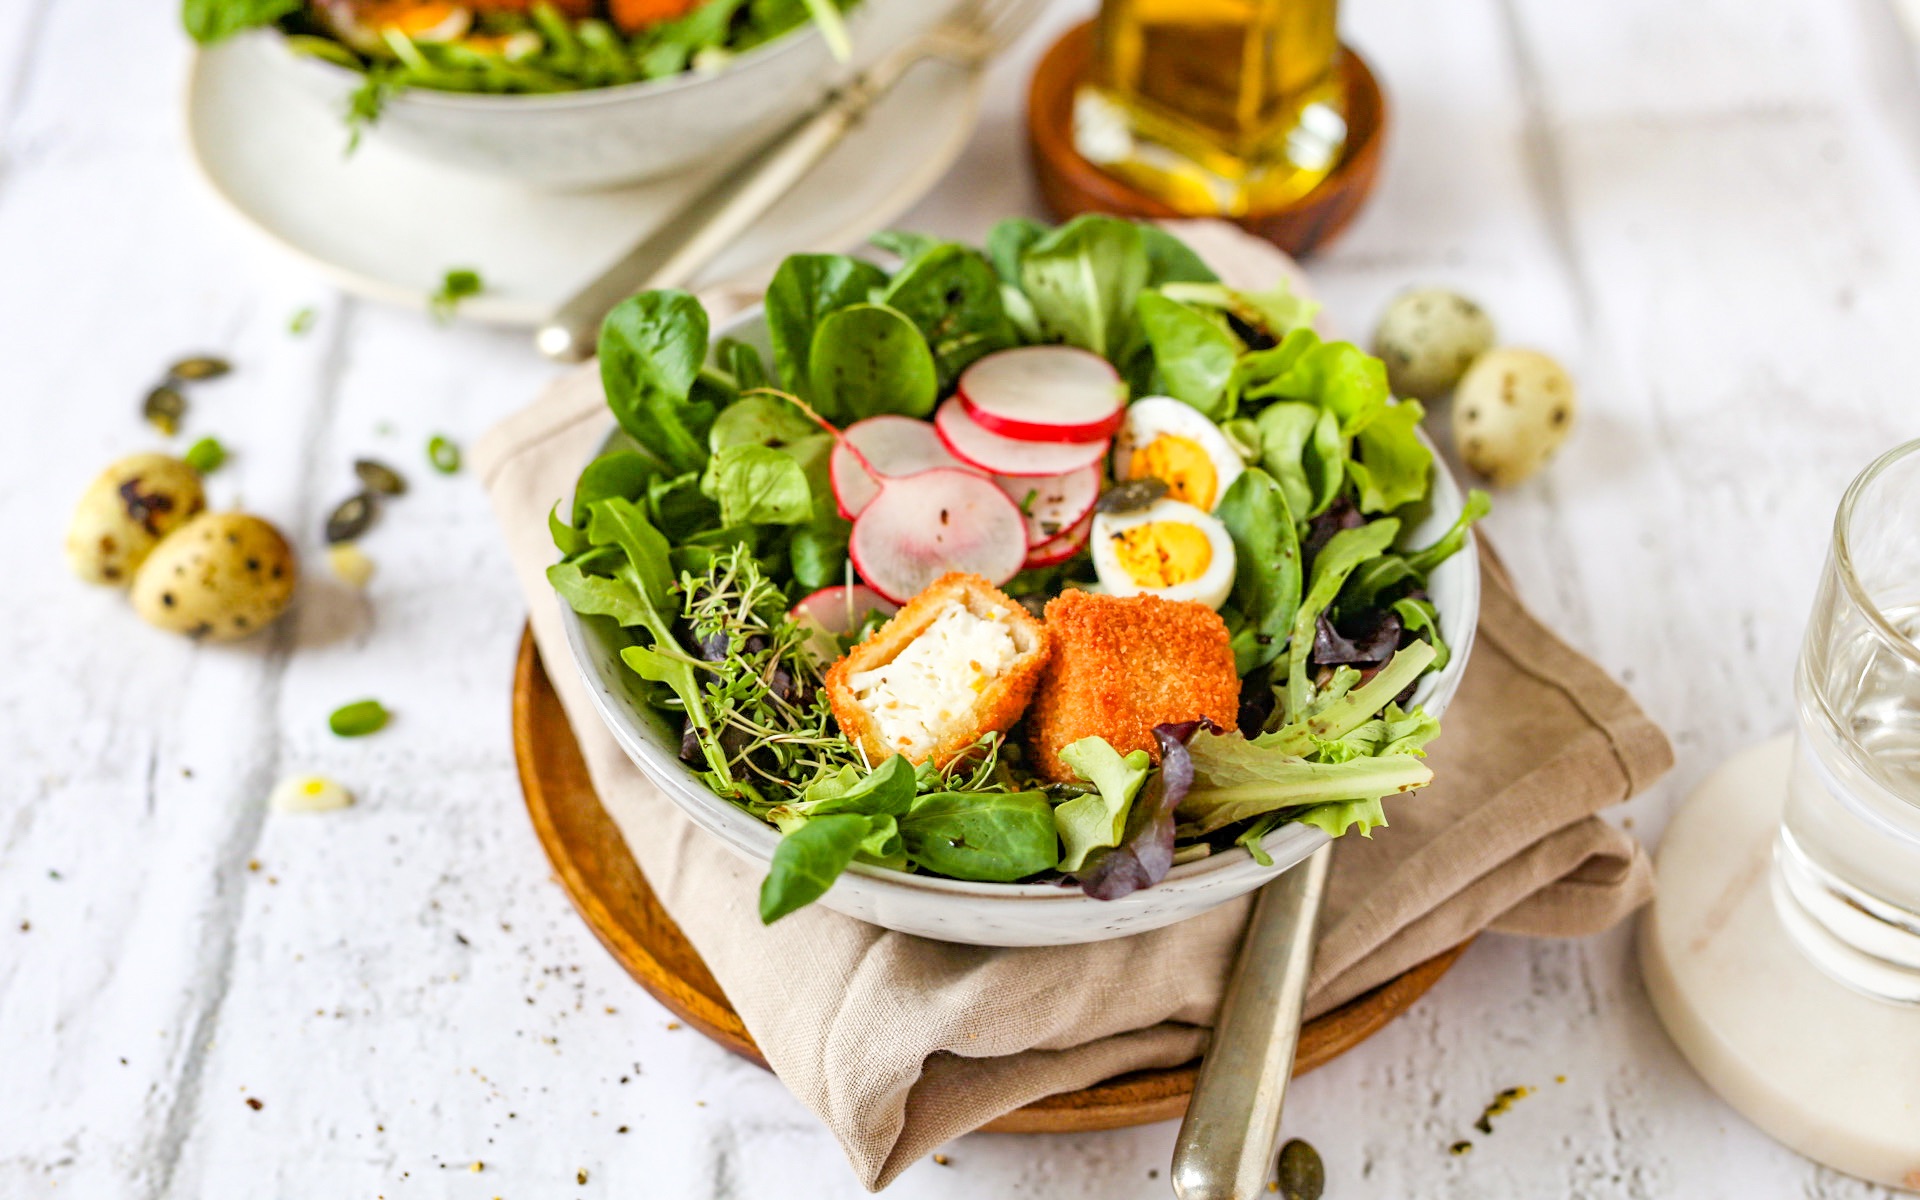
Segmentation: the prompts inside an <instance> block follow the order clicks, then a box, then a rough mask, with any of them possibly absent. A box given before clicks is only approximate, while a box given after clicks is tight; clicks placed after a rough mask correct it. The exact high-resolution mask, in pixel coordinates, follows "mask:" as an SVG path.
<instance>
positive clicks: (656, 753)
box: [561, 308, 1480, 946]
mask: <svg viewBox="0 0 1920 1200" xmlns="http://www.w3.org/2000/svg"><path fill="white" fill-rule="evenodd" d="M713 336H714V338H715V340H716V341H718V340H720V339H733V340H735V341H738V342H742V343H745V344H747V345H750V346H753V347H755V348H756V349H757V350H759V351H760V352H761V353H763V354H766V353H769V352H770V338H769V334H768V330H767V324H766V320H765V316H764V313H763V312H762V311H761V310H760V309H758V308H755V309H752V310H749V311H747V312H745V313H742V314H741V315H739V316H738V317H736V318H734V319H733V320H732V321H730V322H728V323H727V324H725V325H723V326H721V327H720V328H718V329H716V330H715V331H714V335H713ZM622 436H623V435H621V434H620V432H619V431H618V430H617V429H615V430H613V431H611V432H610V433H609V436H608V437H607V439H606V441H605V442H604V443H603V444H602V446H601V447H600V451H599V452H604V451H605V450H608V449H611V448H614V447H615V446H616V445H617V444H619V443H620V440H621V438H622ZM1464 507H1465V499H1464V497H1463V495H1462V493H1461V490H1460V488H1459V486H1458V484H1457V483H1456V482H1455V480H1454V479H1453V478H1452V476H1451V475H1450V474H1449V472H1448V469H1447V467H1446V464H1445V462H1444V460H1442V459H1441V458H1439V456H1437V455H1436V456H1435V458H1434V466H1433V475H1432V486H1431V489H1430V491H1429V495H1428V498H1427V500H1426V501H1425V502H1424V506H1423V508H1422V509H1419V510H1414V511H1410V512H1408V513H1407V514H1406V515H1407V517H1408V527H1407V529H1406V530H1405V532H1404V534H1403V536H1402V539H1401V541H1402V544H1407V545H1421V544H1425V543H1427V542H1431V541H1432V540H1434V539H1435V538H1437V537H1439V536H1440V535H1441V534H1442V533H1444V532H1445V531H1446V530H1447V529H1448V528H1449V527H1450V526H1452V525H1453V524H1454V522H1455V520H1456V519H1457V518H1458V517H1459V516H1460V515H1461V513H1462V511H1463V509H1464ZM1428 592H1429V595H1430V597H1431V599H1432V602H1433V604H1434V607H1435V608H1436V610H1437V611H1438V614H1439V625H1440V631H1441V634H1442V636H1443V637H1444V639H1445V640H1446V642H1447V644H1448V645H1450V646H1451V647H1452V651H1453V652H1452V656H1451V658H1450V659H1449V661H1448V662H1447V664H1446V666H1445V667H1444V668H1443V669H1442V670H1439V671H1435V672H1431V673H1429V674H1427V675H1425V676H1424V677H1422V678H1421V680H1420V682H1419V684H1418V685H1417V687H1416V690H1415V692H1414V695H1413V701H1414V703H1416V704H1419V705H1422V706H1424V707H1425V709H1426V710H1427V712H1428V713H1430V714H1432V715H1434V716H1436V717H1437V716H1439V715H1440V713H1441V712H1442V711H1443V710H1444V709H1445V708H1446V706H1447V703H1448V701H1449V700H1450V699H1451V698H1452V696H1453V694H1454V692H1455V691H1456V690H1457V688H1458V687H1459V683H1460V679H1461V675H1462V673H1463V671H1464V669H1465V666H1466V662H1467V659H1468V657H1469V654H1470V652H1471V649H1472V645H1473V640H1474V630H1475V625H1476V622H1477V620H1478V614H1479V603H1480V575H1479V562H1478V558H1477V556H1476V554H1475V553H1474V549H1473V544H1472V542H1471V541H1469V542H1468V544H1467V546H1466V548H1465V549H1464V550H1462V551H1461V552H1460V553H1457V554H1454V555H1453V556H1452V557H1450V558H1448V559H1447V560H1446V561H1445V562H1443V563H1442V564H1441V565H1440V566H1439V567H1438V568H1436V569H1435V570H1434V571H1433V573H1432V576H1431V578H1430V579H1429V581H1428ZM561 612H562V619H563V621H564V623H565V628H566V631H567V640H568V644H569V647H570V648H571V650H572V653H573V658H574V662H575V665H576V667H577V669H578V670H579V671H580V673H581V675H582V677H583V678H584V680H585V682H586V684H587V688H588V691H589V694H590V695H591V696H592V698H593V703H594V706H595V708H596V709H597V711H598V712H599V715H600V717H601V719H602V720H603V721H604V722H605V724H606V726H607V728H608V729H609V730H610V731H611V732H612V733H613V736H614V738H615V739H616V740H617V741H618V742H619V744H620V746H621V748H622V749H623V750H624V751H625V752H626V754H627V756H628V757H629V758H630V759H632V760H633V762H634V764H635V765H636V766H638V767H639V768H640V770H641V771H642V772H643V773H644V774H645V775H646V776H647V778H648V779H649V780H651V781H652V782H653V783H654V784H655V785H656V786H658V787H659V788H660V790H661V791H662V792H663V793H664V794H665V795H666V796H667V797H668V798H669V799H670V800H672V801H673V803H674V804H675V805H676V806H677V807H678V808H679V809H680V810H681V811H682V812H683V813H685V814H686V816H687V817H688V818H689V819H691V820H692V821H693V822H694V824H696V825H698V826H699V827H700V828H701V829H703V830H705V831H706V832H707V833H709V834H711V835H713V836H714V837H715V838H717V839H718V840H719V841H720V843H721V844H722V845H724V846H726V847H727V848H728V849H729V850H730V851H732V852H733V853H734V854H736V855H738V856H739V857H741V858H742V859H744V860H746V861H748V862H751V863H753V864H755V865H756V866H757V867H759V868H761V869H765V868H766V867H767V866H768V864H769V863H770V862H771V861H772V859H773V855H774V851H775V849H776V847H778V845H779V844H780V840H781V834H780V832H779V830H777V829H775V828H774V827H773V826H771V825H768V824H767V823H765V822H764V821H761V820H759V819H758V818H756V817H755V816H753V815H752V814H750V813H748V812H746V811H745V810H743V809H741V808H740V807H738V806H736V805H734V804H732V803H729V802H728V801H727V800H724V799H722V798H721V797H719V796H717V795H715V794H714V793H713V792H712V791H710V790H709V789H708V788H707V786H706V785H705V784H704V783H703V782H702V781H701V779H700V778H699V776H698V775H697V774H695V772H694V771H693V770H691V769H690V768H689V767H688V766H687V765H686V764H685V763H683V762H682V761H681V759H680V743H681V738H680V731H679V729H678V728H677V727H674V726H671V725H670V724H669V723H668V722H667V721H666V720H665V719H664V718H663V717H662V716H661V715H660V714H659V713H657V712H656V711H655V710H653V709H652V708H651V707H650V706H649V705H648V704H647V703H646V701H645V699H644V696H643V693H642V688H643V686H644V685H643V684H642V682H641V680H640V679H639V677H638V676H637V675H635V673H634V672H633V671H632V670H631V669H629V668H628V667H627V666H626V664H625V663H623V662H622V660H621V657H620V652H621V650H622V649H623V648H625V647H626V646H628V645H630V644H631V641H630V639H629V637H628V636H627V635H626V634H625V633H624V632H623V631H622V630H621V629H620V627H619V626H618V625H616V624H615V623H614V622H613V621H612V620H610V619H609V618H606V617H599V616H582V615H580V614H578V613H576V612H575V611H574V610H573V609H572V608H571V607H569V606H567V605H565V604H562V605H561ZM1396 803H1400V804H1418V803H1420V798H1419V797H1418V796H1417V795H1415V796H1410V797H1402V798H1400V799H1399V800H1398V801H1396ZM1385 836H1391V833H1388V834H1387V835H1385ZM1327 840H1328V837H1327V834H1326V833H1324V832H1322V831H1321V830H1319V829H1317V828H1314V827H1313V826H1310V825H1306V824H1302V823H1299V822H1291V823H1287V824H1282V825H1279V826H1277V827H1275V828H1274V829H1273V830H1272V831H1270V832H1269V833H1268V834H1267V835H1266V836H1265V837H1264V838H1263V839H1262V840H1261V843H1260V844H1261V846H1262V847H1263V849H1264V850H1265V851H1266V854H1267V856H1268V858H1269V859H1270V863H1269V864H1268V865H1262V864H1261V863H1260V862H1258V861H1257V860H1256V859H1255V858H1254V857H1253V856H1252V854H1251V853H1249V852H1248V851H1247V850H1245V849H1242V848H1241V847H1239V846H1233V847H1231V848H1229V849H1227V850H1224V851H1219V852H1215V853H1213V854H1211V855H1209V856H1207V857H1205V858H1201V859H1198V860H1196V861H1191V862H1185V863H1182V864H1180V865H1176V866H1175V867H1173V869H1172V870H1171V872H1170V873H1168V874H1167V876H1166V877H1165V878H1164V879H1162V880H1160V881H1159V882H1157V883H1155V884H1153V885H1152V886H1150V887H1144V888H1141V889H1139V890H1137V891H1133V892H1131V893H1129V894H1127V895H1125V896H1122V897H1120V898H1118V899H1113V900H1099V899H1094V898H1092V897H1090V896H1088V895H1086V894H1085V893H1084V892H1082V891H1081V890H1080V889H1079V888H1077V887H1063V886H1059V885H1055V884H1046V883H1041V884H1032V883H1028V884H1007V883H976V882H966V881H962V880H956V879H947V878H941V877H936V876H932V875H927V874H915V873H909V872H905V871H895V870H890V869H887V868H884V867H879V866H871V865H866V864H862V863H857V862H856V863H855V864H854V865H853V866H851V867H849V868H848V869H847V870H846V872H845V873H844V874H842V875H841V876H840V877H839V879H838V880H837V881H836V882H835V883H834V884H833V886H832V888H831V889H830V890H828V891H827V892H826V894H825V895H824V896H823V897H822V898H821V899H820V901H819V903H821V904H824V905H825V906H826V907H828V908H830V909H833V910H834V911H836V912H840V913H843V914H845V915H847V916H850V917H854V918H857V919H859V920H861V921H865V922H868V923H869V924H873V925H879V926H883V927H885V928H887V929H891V930H895V931H898V932H901V933H908V934H914V935H917V936H921V937H928V938H933V939H937V940H940V941H947V942H959V943H964V944H969V945H978V946H1055V945H1072V944H1077V943H1083V942H1095V941H1102V940H1106V939H1109V938H1117V937H1125V936H1128V935H1130V934H1135V933H1143V932H1146V931H1148V930H1152V929H1159V928H1162V927H1165V926H1168V925H1172V924H1174V923H1176V922H1179V921H1183V920H1186V919H1188V918H1190V917H1194V916H1197V915H1199V914H1201V913H1203V912H1206V911H1207V910H1209V909H1212V908H1214V907H1216V906H1218V905H1220V904H1223V903H1225V902H1227V901H1229V900H1232V899H1234V898H1235V897H1237V896H1242V895H1245V894H1246V893H1248V892H1250V891H1252V890H1253V889H1255V888H1258V887H1260V886H1261V885H1262V884H1265V883H1267V882H1269V881H1270V880H1272V879H1273V878H1275V877H1276V876H1278V875H1279V874H1280V873H1281V872H1283V871H1285V870H1287V869H1288V868H1290V867H1293V866H1295V865H1296V864H1298V863H1300V862H1301V861H1303V860H1305V859H1306V858H1307V857H1308V856H1309V855H1310V854H1312V853H1313V851H1314V850H1316V849H1318V848H1319V847H1320V846H1322V845H1324V844H1325V843H1326V841H1327Z"/></svg>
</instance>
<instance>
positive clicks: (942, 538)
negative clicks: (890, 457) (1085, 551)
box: [847, 467, 1027, 604]
mask: <svg viewBox="0 0 1920 1200" xmlns="http://www.w3.org/2000/svg"><path fill="white" fill-rule="evenodd" d="M847 552H848V554H849V555H850V556H851V557H852V558H853V569H854V570H856V571H858V572H860V578H862V579H864V580H866V581H867V584H868V586H870V587H872V588H873V590H874V591H876V592H879V593H880V594H881V595H882V596H885V597H886V598H887V599H889V600H891V601H893V602H894V603H896V604H905V603H906V602H907V601H909V600H911V599H913V598H914V597H915V596H916V595H918V594H919V593H920V590H921V589H922V588H924V587H926V586H927V585H928V584H930V583H932V582H933V581H934V580H936V579H938V578H940V577H941V576H942V575H945V574H946V573H947V572H948V571H972V572H973V573H975V574H977V575H984V576H986V577H987V578H988V579H989V580H991V581H992V582H994V583H997V584H998V583H1005V582H1006V581H1007V580H1009V579H1012V578H1013V577H1014V576H1015V575H1018V574H1019V573H1020V568H1021V566H1022V564H1024V563H1025V562H1026V558H1027V522H1026V518H1025V517H1023V516H1021V515H1020V508H1019V506H1018V505H1016V504H1014V502H1013V501H1012V500H1011V499H1009V498H1008V496H1007V494H1006V493H1005V492H1003V491H1001V490H1000V488H999V486H998V485H997V484H995V483H994V482H993V481H992V480H991V479H987V478H984V477H983V476H980V475H976V474H974V473H973V472H972V471H968V470H964V469H961V468H958V467H936V468H934V469H933V470H931V471H922V472H920V473H919V474H918V475H908V476H905V477H904V478H900V479H889V480H887V484H886V486H885V487H883V488H881V489H880V494H879V495H878V496H875V497H874V498H873V500H872V501H871V502H869V503H868V504H867V506H866V507H865V508H864V509H862V510H861V511H860V516H859V518H858V519H857V520H855V521H854V523H853V537H852V539H851V540H850V542H849V544H848V546H847Z"/></svg>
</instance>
